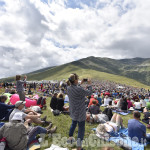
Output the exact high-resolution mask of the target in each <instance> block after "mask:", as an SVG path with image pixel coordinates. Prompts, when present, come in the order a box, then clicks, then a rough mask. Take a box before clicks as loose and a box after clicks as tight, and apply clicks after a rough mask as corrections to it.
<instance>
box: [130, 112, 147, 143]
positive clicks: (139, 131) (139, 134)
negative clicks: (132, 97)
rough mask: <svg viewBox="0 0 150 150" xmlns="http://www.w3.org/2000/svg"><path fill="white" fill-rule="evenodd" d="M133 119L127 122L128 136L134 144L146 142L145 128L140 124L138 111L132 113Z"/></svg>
mask: <svg viewBox="0 0 150 150" xmlns="http://www.w3.org/2000/svg"><path fill="white" fill-rule="evenodd" d="M133 117H134V119H130V120H128V136H129V137H130V138H131V139H132V140H133V141H136V142H139V143H145V142H146V126H145V125H144V124H142V123H141V122H140V117H141V114H140V112H138V111H134V113H133Z"/></svg>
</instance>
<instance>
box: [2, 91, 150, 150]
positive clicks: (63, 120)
mask: <svg viewBox="0 0 150 150" xmlns="http://www.w3.org/2000/svg"><path fill="white" fill-rule="evenodd" d="M3 92H4V90H3V89H0V95H1V94H2V93H3ZM50 99H51V98H50V97H48V98H47V110H43V114H42V116H45V115H46V116H47V118H48V119H47V120H51V121H52V122H53V126H57V127H58V129H57V132H56V133H57V134H58V133H59V134H61V137H63V138H61V139H60V140H58V141H57V142H61V141H63V139H64V141H65V140H66V139H67V138H68V134H69V128H70V125H71V119H70V117H69V116H68V115H63V114H61V115H59V116H57V117H55V116H54V115H53V114H52V112H51V111H50V108H49V104H50ZM103 109H104V108H103V107H101V110H103ZM121 117H122V118H123V124H124V126H125V127H127V123H128V120H129V119H132V118H133V116H132V114H129V115H127V116H121ZM141 118H143V114H142V117H141ZM97 125H98V124H90V123H86V126H85V137H84V139H86V138H89V137H90V135H92V134H94V133H93V131H91V129H92V128H96V127H97ZM145 125H146V124H145ZM147 133H150V129H147ZM77 134H78V132H77V129H76V130H75V133H74V137H75V138H77ZM65 137H66V138H65ZM95 138H96V137H95ZM97 140H99V139H97ZM52 143H53V140H52V138H51V137H49V136H46V138H45V143H44V145H43V146H42V147H41V150H44V149H45V148H48V147H50V145H51V144H52ZM91 143H94V141H93V140H92V142H91ZM53 144H54V143H53ZM61 144H62V145H64V146H66V145H65V144H64V143H63V142H62V143H61ZM111 145H112V146H114V143H111ZM111 145H110V143H108V142H105V143H103V141H102V143H101V145H100V146H101V147H104V146H111ZM84 148H85V150H100V149H101V148H100V147H95V146H94V147H91V146H88V147H87V146H85V147H84ZM70 149H72V148H70ZM114 149H115V150H121V148H120V147H118V146H115V147H114ZM145 149H146V150H149V149H150V146H147V147H146V148H145Z"/></svg>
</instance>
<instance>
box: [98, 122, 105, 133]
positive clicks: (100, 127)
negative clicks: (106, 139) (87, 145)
mask: <svg viewBox="0 0 150 150" xmlns="http://www.w3.org/2000/svg"><path fill="white" fill-rule="evenodd" d="M97 131H98V132H99V133H100V134H105V133H106V132H107V131H106V127H105V125H104V124H99V125H98V127H97Z"/></svg>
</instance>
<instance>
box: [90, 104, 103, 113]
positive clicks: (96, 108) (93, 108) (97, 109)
mask: <svg viewBox="0 0 150 150" xmlns="http://www.w3.org/2000/svg"><path fill="white" fill-rule="evenodd" d="M88 112H90V113H91V114H94V115H96V114H99V113H100V107H99V106H97V105H91V106H90V107H89V109H88Z"/></svg>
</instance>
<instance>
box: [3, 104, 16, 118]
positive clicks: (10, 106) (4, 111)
mask: <svg viewBox="0 0 150 150" xmlns="http://www.w3.org/2000/svg"><path fill="white" fill-rule="evenodd" d="M12 108H15V105H7V104H5V103H2V102H0V119H3V118H4V117H5V116H6V115H7V113H8V112H9V109H12Z"/></svg>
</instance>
